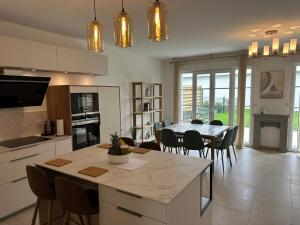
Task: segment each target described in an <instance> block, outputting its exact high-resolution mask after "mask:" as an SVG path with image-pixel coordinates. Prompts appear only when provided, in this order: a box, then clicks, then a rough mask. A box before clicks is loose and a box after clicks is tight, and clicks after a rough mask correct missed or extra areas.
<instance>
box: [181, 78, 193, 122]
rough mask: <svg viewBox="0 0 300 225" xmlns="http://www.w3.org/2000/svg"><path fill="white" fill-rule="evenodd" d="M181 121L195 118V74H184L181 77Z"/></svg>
mask: <svg viewBox="0 0 300 225" xmlns="http://www.w3.org/2000/svg"><path fill="white" fill-rule="evenodd" d="M180 104H181V106H180V109H181V110H180V111H181V120H183V121H187V120H191V119H192V117H193V111H192V108H193V74H192V73H183V74H182V75H181V100H180Z"/></svg>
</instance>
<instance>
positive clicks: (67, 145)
mask: <svg viewBox="0 0 300 225" xmlns="http://www.w3.org/2000/svg"><path fill="white" fill-rule="evenodd" d="M70 152H72V138H71V137H69V138H66V139H63V140H58V141H56V149H55V156H59V155H64V154H67V153H70Z"/></svg>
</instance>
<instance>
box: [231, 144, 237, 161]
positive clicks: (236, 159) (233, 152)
mask: <svg viewBox="0 0 300 225" xmlns="http://www.w3.org/2000/svg"><path fill="white" fill-rule="evenodd" d="M232 149H233V154H234V157H235V161H237V158H236V152H235V148H234V146H233V145H232Z"/></svg>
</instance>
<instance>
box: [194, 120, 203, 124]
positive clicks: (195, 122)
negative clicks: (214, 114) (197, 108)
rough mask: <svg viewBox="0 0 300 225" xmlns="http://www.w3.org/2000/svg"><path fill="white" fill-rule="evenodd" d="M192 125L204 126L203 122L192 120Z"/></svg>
mask: <svg viewBox="0 0 300 225" xmlns="http://www.w3.org/2000/svg"><path fill="white" fill-rule="evenodd" d="M191 124H203V121H202V120H192V121H191Z"/></svg>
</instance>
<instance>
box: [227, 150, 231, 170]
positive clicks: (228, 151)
mask: <svg viewBox="0 0 300 225" xmlns="http://www.w3.org/2000/svg"><path fill="white" fill-rule="evenodd" d="M227 155H228V158H229V162H230V166H231V167H232V162H231V156H230V149H229V148H227Z"/></svg>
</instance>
